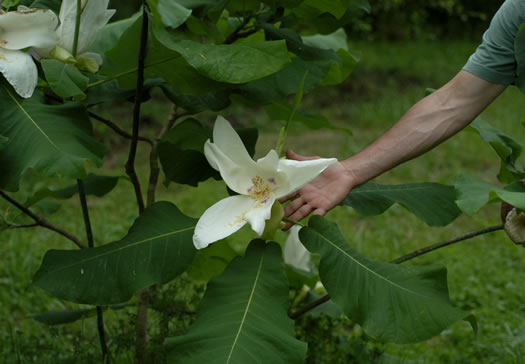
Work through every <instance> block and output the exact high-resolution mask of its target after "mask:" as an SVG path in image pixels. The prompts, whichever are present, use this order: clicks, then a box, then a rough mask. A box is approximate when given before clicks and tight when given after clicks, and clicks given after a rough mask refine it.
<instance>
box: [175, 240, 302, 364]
mask: <svg viewBox="0 0 525 364" xmlns="http://www.w3.org/2000/svg"><path fill="white" fill-rule="evenodd" d="M287 310H288V284H287V281H286V277H285V275H284V270H283V265H282V263H281V249H280V247H279V246H278V245H277V244H276V243H273V242H270V243H268V244H266V243H265V242H264V241H262V240H255V241H253V242H252V243H251V244H250V245H249V247H248V249H247V251H246V255H245V256H244V257H238V258H235V259H234V260H233V261H232V262H231V264H230V265H229V266H228V268H226V270H225V271H224V273H223V274H222V275H220V276H218V277H215V278H213V279H212V280H211V281H210V282H209V284H208V288H207V289H206V293H205V294H204V297H203V299H202V301H201V303H200V305H199V308H198V311H197V319H196V321H195V323H194V324H193V325H192V326H191V327H190V329H189V331H188V332H187V333H186V334H185V335H183V336H179V337H171V338H168V339H167V340H166V342H165V346H166V350H167V353H168V363H172V364H173V363H184V364H192V363H205V362H210V360H211V361H213V362H214V363H229V364H235V363H238V364H246V363H256V362H260V361H261V360H262V361H264V362H267V363H276V364H277V363H283V364H285V363H286V364H288V363H303V362H304V359H305V356H306V344H305V343H302V342H300V341H298V340H297V339H296V338H295V330H294V324H293V321H292V320H291V319H290V318H288V315H287ZM212 358H213V359H212Z"/></svg>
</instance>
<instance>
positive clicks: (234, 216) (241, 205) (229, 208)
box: [193, 195, 257, 249]
mask: <svg viewBox="0 0 525 364" xmlns="http://www.w3.org/2000/svg"><path fill="white" fill-rule="evenodd" d="M256 203H257V201H255V199H254V198H253V197H251V196H243V195H237V196H231V197H226V198H224V199H222V200H220V201H219V202H217V203H215V204H214V205H212V206H211V207H209V208H208V209H207V210H206V211H204V214H202V216H201V217H200V219H199V221H198V222H197V226H195V232H194V234H193V244H194V245H195V247H196V248H197V249H203V248H206V247H207V246H208V245H210V244H211V243H214V242H216V241H217V240H221V239H224V238H225V237H227V236H230V235H231V234H233V233H234V232H236V231H237V230H239V229H240V228H242V227H243V226H244V225H246V223H247V221H246V218H245V216H246V214H247V213H248V212H249V211H250V210H252V209H253V208H254V207H255V205H256Z"/></svg>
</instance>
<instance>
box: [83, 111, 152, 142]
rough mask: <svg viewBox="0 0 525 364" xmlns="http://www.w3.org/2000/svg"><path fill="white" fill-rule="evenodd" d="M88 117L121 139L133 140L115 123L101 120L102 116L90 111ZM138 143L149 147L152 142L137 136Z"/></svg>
mask: <svg viewBox="0 0 525 364" xmlns="http://www.w3.org/2000/svg"><path fill="white" fill-rule="evenodd" d="M88 114H89V116H90V117H91V118H93V119H95V120H98V121H100V122H101V123H102V124H104V125H106V126H108V127H109V128H110V129H112V130H113V131H114V132H115V133H117V134H118V135H120V136H121V137H124V138H126V139H133V136H132V135H131V134H129V133H128V132H126V131H125V130H122V129H121V128H119V127H118V126H117V125H116V124H115V123H113V122H111V121H109V120H108V119H105V118H103V117H102V116H100V115H97V114H95V113H93V112H91V111H89V112H88ZM137 139H138V140H139V141H142V142H146V143H148V144H149V145H153V141H151V139H148V138H146V137H143V136H139V137H138V138H137Z"/></svg>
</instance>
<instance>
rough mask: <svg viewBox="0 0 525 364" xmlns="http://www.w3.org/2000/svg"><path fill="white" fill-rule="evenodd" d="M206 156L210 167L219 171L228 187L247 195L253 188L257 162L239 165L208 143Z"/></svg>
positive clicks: (215, 146) (205, 146) (205, 150)
mask: <svg viewBox="0 0 525 364" xmlns="http://www.w3.org/2000/svg"><path fill="white" fill-rule="evenodd" d="M204 155H205V156H206V159H207V160H208V162H209V163H210V165H211V166H212V167H213V168H215V169H216V170H218V171H219V172H220V174H221V177H222V179H223V180H224V182H226V184H227V185H228V187H230V188H231V189H232V190H234V191H235V192H237V193H240V194H242V195H246V194H247V193H248V190H249V189H250V187H251V186H252V184H253V183H252V178H253V177H255V176H256V175H257V172H258V169H257V165H256V164H255V162H254V161H253V160H252V161H251V162H252V163H249V164H245V165H242V164H238V163H236V161H233V160H232V159H230V157H229V156H228V155H226V154H225V153H224V152H223V150H222V149H221V148H219V147H218V146H217V144H215V143H211V142H210V141H207V142H206V144H204Z"/></svg>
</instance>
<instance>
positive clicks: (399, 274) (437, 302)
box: [299, 216, 476, 343]
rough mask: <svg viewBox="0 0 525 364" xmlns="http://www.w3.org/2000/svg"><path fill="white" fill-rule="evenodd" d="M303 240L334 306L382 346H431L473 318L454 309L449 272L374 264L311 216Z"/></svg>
mask: <svg viewBox="0 0 525 364" xmlns="http://www.w3.org/2000/svg"><path fill="white" fill-rule="evenodd" d="M299 236H300V239H301V241H302V242H303V243H304V245H305V246H306V247H307V248H308V250H310V251H311V252H312V253H318V254H320V255H321V264H320V267H319V275H320V277H321V281H322V282H323V285H324V286H325V288H326V290H327V292H328V294H329V295H330V297H331V298H332V300H333V301H334V302H335V303H336V304H337V305H338V306H339V307H340V308H341V309H342V310H343V312H344V313H345V315H347V316H348V317H349V318H350V319H351V320H353V321H355V322H357V323H359V324H360V325H361V326H362V328H363V330H364V331H365V332H366V333H367V334H368V335H370V336H372V337H373V338H375V339H377V340H380V341H383V342H395V343H411V342H417V341H422V340H426V339H428V338H430V337H432V336H434V335H437V334H439V333H440V332H441V331H442V330H444V329H445V328H447V327H448V326H450V325H452V324H453V323H455V322H456V321H459V320H463V319H466V320H469V321H470V323H471V325H472V327H473V328H474V330H476V322H475V319H474V317H473V316H472V315H470V314H469V313H467V312H463V311H461V310H459V309H457V308H455V307H453V306H452V305H451V304H450V301H449V297H448V288H447V279H446V269H445V268H444V267H441V266H436V265H431V266H399V265H395V264H388V263H382V262H377V261H374V260H372V259H370V258H368V257H366V256H364V255H362V254H361V253H359V252H358V251H357V250H355V249H354V248H352V247H351V246H350V245H349V244H348V243H347V242H346V241H345V239H344V238H343V236H342V235H341V233H340V232H339V230H338V229H337V225H335V224H334V223H332V222H329V221H328V220H326V219H324V218H323V217H321V216H312V218H311V219H310V221H309V224H308V227H306V228H302V229H301V231H300V232H299Z"/></svg>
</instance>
